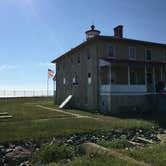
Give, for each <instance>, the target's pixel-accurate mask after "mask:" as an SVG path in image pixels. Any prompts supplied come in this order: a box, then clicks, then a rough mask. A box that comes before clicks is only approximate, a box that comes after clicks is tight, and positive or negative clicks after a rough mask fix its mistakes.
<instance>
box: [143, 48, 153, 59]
mask: <svg viewBox="0 0 166 166" xmlns="http://www.w3.org/2000/svg"><path fill="white" fill-rule="evenodd" d="M148 50H149V51H150V52H151V58H150V59H147V51H148ZM145 60H146V61H151V60H152V50H151V49H148V48H146V49H145Z"/></svg>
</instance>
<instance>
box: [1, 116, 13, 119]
mask: <svg viewBox="0 0 166 166" xmlns="http://www.w3.org/2000/svg"><path fill="white" fill-rule="evenodd" d="M10 118H13V116H11V115H4V116H0V119H10Z"/></svg>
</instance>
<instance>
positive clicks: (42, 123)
mask: <svg viewBox="0 0 166 166" xmlns="http://www.w3.org/2000/svg"><path fill="white" fill-rule="evenodd" d="M52 101H53V100H52V99H50V98H39V99H15V100H6V101H0V105H1V107H0V112H8V113H9V114H10V115H13V118H12V119H8V120H0V131H1V134H0V142H6V141H17V140H24V139H42V138H51V137H52V136H64V135H68V134H74V133H82V132H91V131H96V130H100V131H108V130H112V129H120V128H135V127H150V126H152V125H154V124H153V123H150V122H148V121H143V120H134V119H120V118H114V117H107V116H102V115H99V114H92V113H86V112H83V111H78V112H77V111H76V110H66V111H71V112H77V113H79V114H84V115H89V116H92V117H97V118H100V119H99V120H97V119H88V118H75V117H73V116H70V115H66V114H63V113H59V112H54V111H49V110H46V109H42V108H39V107H36V105H38V104H40V105H45V106H49V107H55V108H56V106H54V105H53V102H52Z"/></svg>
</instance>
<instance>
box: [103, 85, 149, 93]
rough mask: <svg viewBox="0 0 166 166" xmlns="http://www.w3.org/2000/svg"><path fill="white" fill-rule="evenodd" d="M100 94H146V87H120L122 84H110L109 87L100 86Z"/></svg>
mask: <svg viewBox="0 0 166 166" xmlns="http://www.w3.org/2000/svg"><path fill="white" fill-rule="evenodd" d="M100 92H102V93H103V92H104V93H107V92H113V93H116V92H117V93H123V92H128V93H134V92H136V93H137V92H147V88H146V85H122V84H112V85H111V86H110V85H109V84H108V85H101V86H100Z"/></svg>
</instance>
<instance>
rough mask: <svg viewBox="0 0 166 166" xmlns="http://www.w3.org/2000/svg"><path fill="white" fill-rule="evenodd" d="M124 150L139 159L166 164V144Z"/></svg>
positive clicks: (157, 165) (156, 163) (162, 165)
mask: <svg viewBox="0 0 166 166" xmlns="http://www.w3.org/2000/svg"><path fill="white" fill-rule="evenodd" d="M122 152H123V153H124V154H127V155H129V156H131V157H133V158H135V159H137V160H144V161H145V162H147V163H150V164H152V165H155V166H165V165H166V144H161V145H154V146H152V147H148V148H143V149H134V150H129V151H122Z"/></svg>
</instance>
